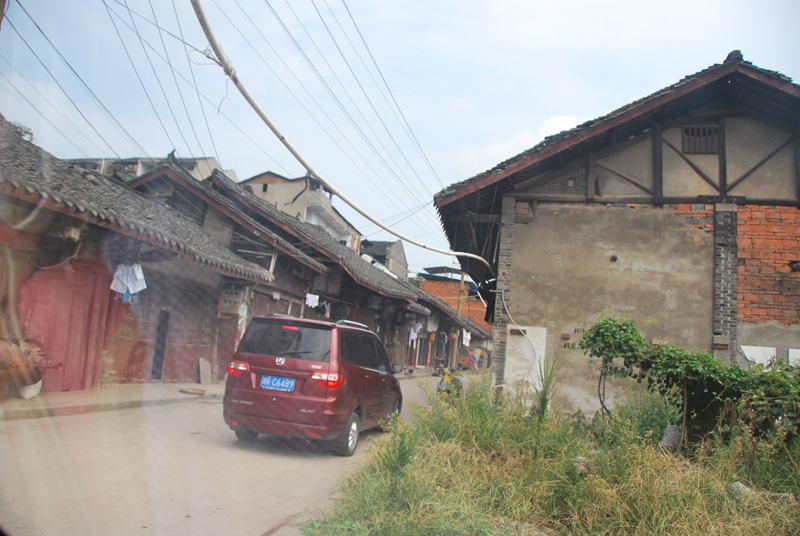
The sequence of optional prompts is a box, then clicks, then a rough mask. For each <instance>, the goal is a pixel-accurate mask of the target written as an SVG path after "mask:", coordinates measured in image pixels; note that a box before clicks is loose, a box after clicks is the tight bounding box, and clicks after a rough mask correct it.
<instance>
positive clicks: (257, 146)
mask: <svg viewBox="0 0 800 536" xmlns="http://www.w3.org/2000/svg"><path fill="white" fill-rule="evenodd" d="M109 8H110V6H109ZM110 11H111V13H113V14H114V15H115V16H116V17H117V18H118V19H119V22H121V23H122V24H124V25H125V26H127V28H128V30H130V31H131V32H133V28H132V27H131V26H130V24H128V23H127V22H126V21H125V20H124V19H123V18H122V17H121V16H120V14H119V13H117V12H116V11H114V10H113V9H110ZM134 13H135V12H134ZM139 16H140V17H141V15H139ZM142 41H143V42H144V43H145V44H146V45H147V46H148V47H149V48H150V50H151V51H152V52H153V53H154V54H155V55H156V57H157V58H159V59H160V60H161V61H163V62H164V63H166V59H165V58H164V57H163V56H161V54H159V53H158V51H157V50H156V49H155V48H154V47H153V45H151V44H150V43H149V42H148V41H147V39H144V38H142ZM190 47H191V48H192V49H194V50H197V48H196V47H192V46H191V45H190ZM172 69H173V70H174V72H175V73H176V74H177V75H178V76H179V77H180V78H181V80H183V81H184V82H185V83H186V84H187V85H188V86H189V87H190V88H192V89H194V90H195V91H196V92H197V95H198V98H202V99H205V101H206V102H207V103H208V104H209V105H211V106H212V107H216V106H215V104H214V102H213V101H212V100H211V99H210V98H208V97H207V96H206V95H205V94H204V93H202V92H201V91H200V89H199V87H198V86H197V84H196V83H192V82H190V81H189V80H188V79H187V78H186V77H185V76H184V75H183V74H182V73H181V72H180V71H178V70H177V69H175V68H174V67H172ZM190 70H191V67H190ZM192 76H194V71H192ZM201 109H203V107H202V106H201ZM218 115H221V116H222V117H223V118H224V119H225V120H226V121H228V122H229V123H230V124H231V126H232V127H233V128H235V129H236V130H238V131H239V133H240V134H242V135H243V136H244V137H245V138H247V140H248V141H250V143H252V144H253V146H254V147H255V148H256V149H258V150H259V151H261V152H262V153H264V155H265V156H266V157H267V158H269V159H270V160H272V162H273V163H275V165H276V166H278V167H279V168H280V169H282V170H283V171H284V172H285V173H286V174H287V175H290V174H291V173H290V172H289V171H288V170H287V169H286V168H285V167H283V165H281V163H280V162H278V161H277V160H275V158H273V157H272V155H270V154H269V153H268V152H267V151H266V150H265V149H264V148H263V147H261V146H260V145H259V144H258V143H256V141H255V140H254V139H253V138H252V137H250V135H248V134H247V133H246V132H245V131H244V130H242V128H241V127H240V126H239V125H238V124H237V123H236V122H235V121H234V120H232V119H231V118H230V117H228V115H227V114H226V113H225V112H223V111H221V110H220V111H219V112H218ZM203 116H204V117H205V111H204V112H203ZM206 124H208V123H206ZM209 135H210V129H209ZM212 142H213V138H212ZM217 162H219V158H217Z"/></svg>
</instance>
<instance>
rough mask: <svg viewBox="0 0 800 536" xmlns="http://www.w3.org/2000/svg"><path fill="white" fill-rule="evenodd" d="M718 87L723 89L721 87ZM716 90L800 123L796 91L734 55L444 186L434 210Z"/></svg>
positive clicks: (781, 78) (776, 76) (798, 92)
mask: <svg viewBox="0 0 800 536" xmlns="http://www.w3.org/2000/svg"><path fill="white" fill-rule="evenodd" d="M720 82H721V83H724V84H725V86H724V87H720V86H719V85H718V83H720ZM715 90H716V92H717V93H719V92H722V93H724V95H725V96H726V97H727V98H729V99H731V100H732V101H734V102H738V103H741V104H742V105H753V106H758V108H759V110H760V111H761V112H762V113H763V114H764V115H766V116H768V117H770V118H772V119H774V120H775V121H778V122H788V123H792V122H793V123H795V124H797V122H798V121H800V86H798V85H797V84H793V83H792V79H791V78H789V77H788V76H785V75H783V74H781V73H779V72H777V71H770V70H767V69H762V68H761V67H757V66H755V65H753V64H752V63H750V62H748V61H744V58H743V57H742V53H741V52H740V51H738V50H734V51H733V52H731V53H730V54H728V57H727V58H726V59H725V61H724V62H723V63H722V64H715V65H712V66H711V67H709V68H707V69H704V70H702V71H700V72H698V73H695V74H693V75H689V76H687V77H685V78H683V79H682V80H680V81H679V82H677V83H675V84H673V85H671V86H669V87H666V88H664V89H662V90H660V91H656V92H655V93H653V94H652V95H648V96H647V97H644V98H642V99H639V100H637V101H634V102H632V103H630V104H627V105H625V106H623V107H621V108H618V109H617V110H614V111H613V112H611V113H609V114H606V115H604V116H601V117H598V118H597V119H593V120H591V121H587V122H585V123H583V124H581V125H578V126H577V127H575V128H573V129H571V130H566V131H563V132H560V133H558V134H555V135H553V136H548V137H547V138H545V139H544V140H543V141H542V142H541V143H539V144H537V145H535V146H534V147H532V148H530V149H528V150H527V151H523V152H522V153H520V154H518V155H516V156H514V157H512V158H509V159H508V160H505V161H504V162H501V163H500V164H498V165H496V166H495V167H493V168H492V169H490V170H488V171H485V172H483V173H480V174H478V175H475V176H474V177H471V178H469V179H467V180H464V181H461V182H457V183H455V184H452V185H450V186H448V187H447V188H445V189H444V190H442V191H440V192H439V193H437V194H436V196H435V201H436V204H437V206H438V207H444V206H446V205H449V204H450V203H453V202H455V201H457V200H459V199H462V198H464V197H465V196H467V195H469V194H472V193H474V192H477V191H478V190H481V189H483V188H486V187H488V186H491V185H493V184H497V183H499V182H500V181H502V180H503V179H506V178H508V177H510V176H512V175H514V174H516V173H519V172H520V171H522V170H524V169H525V168H528V167H530V166H533V165H535V164H537V163H539V162H542V161H544V160H546V159H548V158H550V157H552V156H555V155H557V154H559V153H562V152H565V151H568V150H570V149H577V148H578V147H579V146H587V145H589V144H591V143H592V141H593V140H596V139H597V138H598V137H601V136H604V135H607V134H608V133H609V132H611V131H612V130H613V129H615V128H618V127H620V126H622V125H624V124H626V123H629V122H632V121H634V120H637V119H643V118H644V119H647V118H648V117H649V116H651V115H653V114H654V113H659V112H661V113H666V112H667V107H672V108H674V109H670V110H669V112H670V114H672V115H674V114H675V113H676V112H675V110H678V109H682V108H689V107H691V106H692V104H693V103H695V101H698V100H701V99H704V98H705V99H707V98H709V96H710V95H711V94H712V92H713V91H715ZM693 99H694V100H693Z"/></svg>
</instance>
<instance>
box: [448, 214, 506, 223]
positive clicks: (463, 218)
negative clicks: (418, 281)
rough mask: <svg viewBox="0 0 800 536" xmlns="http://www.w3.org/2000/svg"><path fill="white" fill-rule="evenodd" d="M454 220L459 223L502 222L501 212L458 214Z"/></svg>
mask: <svg viewBox="0 0 800 536" xmlns="http://www.w3.org/2000/svg"><path fill="white" fill-rule="evenodd" d="M452 220H453V221H454V222H457V223H500V214H475V213H474V212H467V213H466V214H456V215H455V216H453V217H452Z"/></svg>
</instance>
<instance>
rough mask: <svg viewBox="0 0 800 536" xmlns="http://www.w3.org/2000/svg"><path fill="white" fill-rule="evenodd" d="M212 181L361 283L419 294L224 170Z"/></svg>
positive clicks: (388, 292)
mask: <svg viewBox="0 0 800 536" xmlns="http://www.w3.org/2000/svg"><path fill="white" fill-rule="evenodd" d="M211 181H212V182H213V183H214V184H216V185H218V186H219V187H220V188H222V189H224V190H225V191H227V192H229V193H230V194H231V195H233V196H234V197H235V198H236V199H237V200H239V201H241V202H243V203H245V204H247V205H249V206H250V207H251V208H253V209H255V210H256V211H258V212H261V213H262V214H264V216H265V217H267V218H269V219H270V220H272V221H273V222H275V223H276V224H277V225H279V226H280V227H281V228H282V229H284V230H285V231H286V232H288V233H289V234H292V235H294V236H296V237H297V238H299V239H300V240H302V241H303V242H304V243H306V244H309V245H310V246H311V247H313V248H314V249H316V250H317V251H318V252H320V253H322V254H323V255H325V256H326V257H328V258H329V259H330V260H332V261H334V262H336V263H338V264H340V265H341V266H342V268H343V269H344V270H345V271H346V272H347V273H348V274H350V276H351V277H352V278H353V279H354V280H356V282H358V283H359V284H361V285H363V286H365V287H367V288H369V289H371V290H373V291H375V292H377V293H378V294H382V295H384V296H388V297H393V298H400V299H406V300H410V301H415V300H416V299H417V297H418V296H419V295H418V293H417V292H416V291H417V290H418V289H416V287H414V286H413V285H408V284H407V283H405V282H402V281H399V280H397V279H394V278H393V277H391V276H389V275H387V274H385V273H383V272H382V271H380V270H378V269H377V268H375V267H374V266H372V265H371V264H369V263H368V262H366V261H365V260H364V259H362V258H361V257H359V256H358V255H357V254H356V253H355V252H354V251H352V250H351V249H349V248H347V247H346V246H344V245H342V244H340V243H339V242H337V241H336V239H335V238H333V237H332V236H331V235H329V234H328V233H327V232H325V230H324V229H322V228H321V227H318V226H316V225H311V224H309V223H305V222H302V221H300V220H298V219H297V218H293V217H291V216H289V215H288V214H286V213H285V212H281V211H280V210H279V209H277V208H276V207H275V206H273V205H272V204H270V203H267V202H266V201H264V200H263V199H261V198H260V197H258V196H256V195H255V194H253V193H252V192H251V191H250V190H249V189H247V188H244V187H242V186H240V185H239V184H237V183H235V182H233V181H231V180H230V179H229V178H228V177H226V176H225V175H224V174H222V173H219V172H216V171H215V172H214V173H213V174H212V176H211ZM404 283H405V284H404ZM409 287H411V288H409Z"/></svg>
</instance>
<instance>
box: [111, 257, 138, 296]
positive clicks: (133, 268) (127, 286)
mask: <svg viewBox="0 0 800 536" xmlns="http://www.w3.org/2000/svg"><path fill="white" fill-rule="evenodd" d="M146 288H147V283H146V282H145V280H144V272H143V271H142V266H141V265H140V264H138V263H137V264H120V265H118V266H117V270H116V271H115V272H114V279H113V281H111V290H113V291H114V292H118V293H120V294H125V291H127V292H128V293H129V294H136V293H137V292H141V291H143V290H144V289H146Z"/></svg>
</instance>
